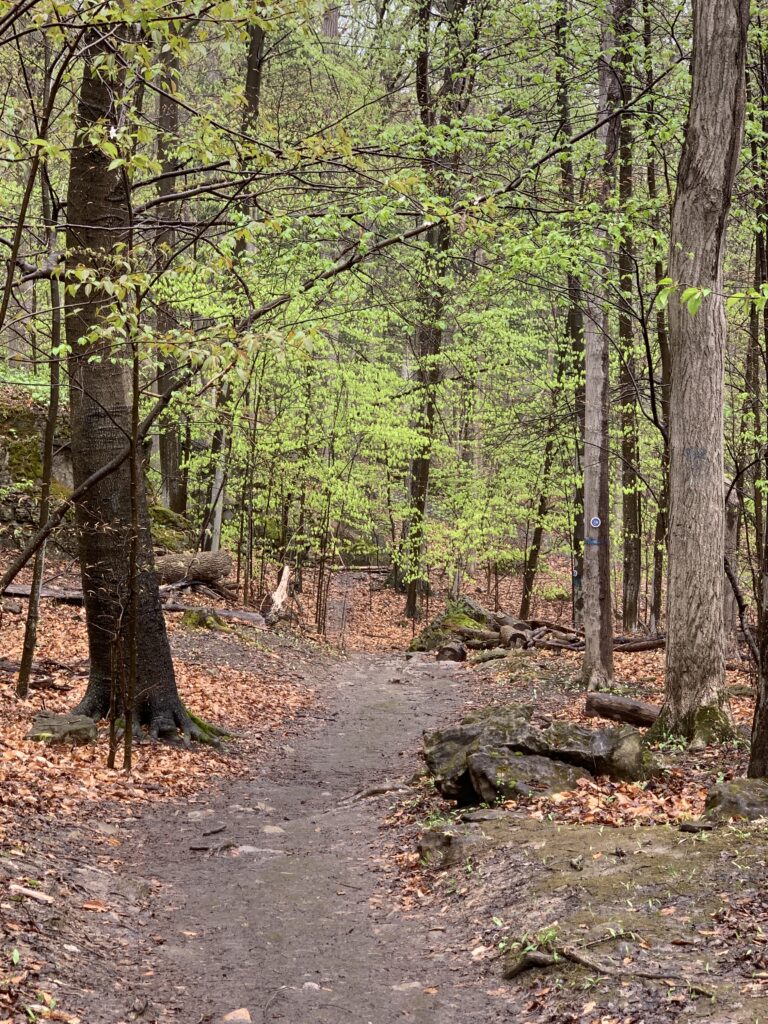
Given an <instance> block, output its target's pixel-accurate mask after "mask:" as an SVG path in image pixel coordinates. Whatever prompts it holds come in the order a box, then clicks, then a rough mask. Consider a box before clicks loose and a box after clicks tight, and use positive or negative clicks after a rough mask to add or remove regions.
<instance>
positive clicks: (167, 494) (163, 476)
mask: <svg viewBox="0 0 768 1024" xmlns="http://www.w3.org/2000/svg"><path fill="white" fill-rule="evenodd" d="M165 66H166V69H167V75H166V78H165V80H164V81H163V83H162V85H163V88H162V91H161V92H160V94H159V95H158V101H157V102H158V106H157V127H158V130H159V133H160V134H159V140H158V157H159V159H160V163H161V166H162V169H163V173H164V174H165V175H166V176H165V177H161V178H160V181H159V182H158V192H159V194H160V196H162V197H168V196H171V195H172V194H173V192H174V191H175V187H176V186H175V181H176V179H175V178H174V177H172V175H171V174H170V172H171V171H173V170H174V168H175V166H176V161H175V155H174V147H175V146H176V144H177V141H178V133H179V106H178V103H177V102H176V99H175V98H174V96H173V95H172V92H173V89H174V86H175V82H176V77H175V72H176V71H178V67H179V60H178V56H177V55H176V54H175V53H173V51H169V52H168V53H167V54H166V55H165ZM166 209H167V210H168V215H169V217H172V215H173V211H174V204H170V203H169V204H168V205H167V207H166ZM175 234H176V233H175V231H174V230H173V228H172V227H166V228H164V229H163V230H162V231H161V232H159V234H158V239H157V242H158V248H159V250H160V253H161V255H160V257H159V258H160V259H161V260H165V259H167V258H168V256H169V255H170V249H171V248H172V247H173V244H174V240H175ZM164 249H165V250H167V252H166V251H164ZM178 326H179V325H178V322H177V320H176V317H175V315H174V313H173V311H172V309H171V307H170V305H169V304H167V303H165V302H160V303H158V307H157V331H158V334H161V335H163V334H168V333H169V332H170V331H173V330H174V329H175V328H178ZM176 370H177V364H176V359H175V358H174V357H173V356H172V355H170V354H169V355H167V356H165V357H164V359H163V364H162V367H161V369H160V373H159V376H158V387H159V392H160V394H161V395H163V394H166V393H167V391H168V389H169V388H171V387H172V386H173V381H174V377H175V374H176ZM159 442H160V444H159V447H160V480H161V495H162V501H163V504H165V505H166V506H167V507H168V508H169V509H170V510H171V511H172V512H177V513H179V515H184V513H185V512H186V511H187V486H186V478H185V474H184V472H183V471H182V444H181V425H180V423H179V417H178V413H176V414H174V413H169V414H168V415H167V416H165V417H164V419H163V425H162V429H161V430H160V438H159Z"/></svg>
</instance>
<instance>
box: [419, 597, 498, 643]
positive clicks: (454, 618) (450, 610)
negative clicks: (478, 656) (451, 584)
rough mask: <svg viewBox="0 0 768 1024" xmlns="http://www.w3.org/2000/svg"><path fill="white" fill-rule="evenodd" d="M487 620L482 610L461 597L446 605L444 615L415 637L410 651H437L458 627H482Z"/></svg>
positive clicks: (439, 616)
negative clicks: (478, 609) (479, 610)
mask: <svg viewBox="0 0 768 1024" xmlns="http://www.w3.org/2000/svg"><path fill="white" fill-rule="evenodd" d="M485 625H486V620H485V618H484V617H483V616H482V614H481V613H480V612H478V611H477V610H476V609H475V608H473V607H472V605H471V604H468V603H467V602H466V601H463V600H462V599H461V598H459V600H458V601H451V602H449V603H448V604H447V605H446V608H445V611H444V612H443V614H442V615H438V617H437V618H436V619H433V621H432V622H430V624H429V625H428V626H427V627H426V628H425V629H422V631H421V632H420V633H419V634H418V635H417V636H415V637H414V638H413V640H412V641H411V644H410V647H409V648H408V650H409V651H436V650H437V649H438V648H440V647H442V646H443V644H445V643H447V642H448V641H449V640H450V639H451V637H452V636H453V634H454V633H455V631H456V630H457V629H482V628H483V627H484V626H485Z"/></svg>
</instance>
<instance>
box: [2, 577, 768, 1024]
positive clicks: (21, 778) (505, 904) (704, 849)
mask: <svg viewBox="0 0 768 1024" xmlns="http://www.w3.org/2000/svg"><path fill="white" fill-rule="evenodd" d="M401 601H402V599H401V598H397V597H396V596H395V595H393V594H392V593H391V592H389V591H384V590H382V589H380V588H379V587H378V585H376V584H375V583H374V582H372V581H371V580H370V578H368V577H363V576H362V575H359V576H351V577H348V578H347V580H346V581H345V584H344V586H340V587H339V588H338V593H337V594H336V596H335V598H334V600H333V601H332V602H331V615H332V621H331V627H332V628H331V635H332V637H333V639H334V640H335V641H336V647H335V648H334V647H332V646H329V645H327V644H321V643H319V642H318V641H317V640H316V639H313V638H312V637H311V636H310V635H309V634H307V633H306V632H305V633H303V634H300V633H296V632H295V631H294V632H291V631H284V632H279V631H269V632H268V631H264V630H258V629H255V628H253V627H249V626H242V627H240V626H238V627H237V628H234V629H231V630H228V631H226V632H209V631H207V630H194V631H188V630H183V629H182V628H181V627H180V625H179V623H178V619H177V617H175V616H169V620H170V622H171V627H170V628H171V636H172V643H173V646H174V653H175V658H176V663H177V667H178V670H179V680H180V687H181V689H182V692H183V693H184V696H185V699H186V700H187V701H188V702H190V704H191V705H193V706H194V707H195V709H196V710H200V711H202V713H203V714H204V715H205V716H207V717H209V718H212V719H215V720H217V721H223V722H225V723H226V724H227V725H228V726H229V727H230V728H232V729H233V731H234V732H236V734H237V735H236V736H235V737H234V739H233V740H232V741H231V743H230V744H229V746H228V748H227V749H224V750H222V751H219V752H216V751H210V750H200V749H197V750H183V749H179V748H173V747H157V746H155V745H150V744H147V745H146V746H145V745H142V746H140V747H139V749H138V751H137V757H136V766H135V769H134V772H133V774H132V776H131V777H130V778H126V777H125V776H124V775H123V774H122V773H121V772H114V771H112V772H110V771H108V770H107V769H106V768H105V767H104V764H105V754H106V751H105V740H104V739H101V740H100V742H99V744H97V745H96V746H91V747H85V748H77V749H75V750H69V749H60V748H40V747H39V746H37V745H35V744H32V743H30V742H29V741H26V740H24V732H25V730H26V728H27V727H28V724H29V721H30V718H31V715H32V713H33V712H34V710H35V709H36V708H38V707H40V706H41V704H43V703H44V704H45V706H47V707H50V708H53V709H59V708H64V707H67V706H71V705H72V703H74V701H75V700H76V698H77V695H78V693H79V691H80V688H81V687H82V685H83V682H84V680H83V679H82V677H81V675H78V673H81V672H82V665H83V658H84V656H85V655H84V646H83V644H84V639H83V636H82V613H81V612H80V610H79V609H73V608H65V607H55V606H48V607H46V612H45V622H44V628H43V630H42V633H41V635H42V637H43V642H42V646H41V650H40V652H39V655H38V658H39V660H40V661H41V663H46V664H47V665H48V667H49V670H50V674H49V679H48V681H44V687H45V688H44V689H37V690H33V692H32V696H31V698H30V699H29V700H28V701H26V702H18V701H16V699H15V698H13V697H12V692H11V686H12V677H11V676H10V675H8V676H6V677H3V678H4V685H2V687H0V723H2V724H1V726H0V826H1V827H2V829H3V832H2V855H1V856H0V885H1V886H2V888H1V889H0V893H1V896H0V929H1V930H2V955H3V957H4V958H5V966H4V969H3V970H2V972H1V973H0V1024H6V1022H13V1024H19V1022H21V1021H27V1022H29V1021H34V1020H59V1021H63V1022H70V1024H75V1022H79V1024H122V1022H125V1024H127V1022H129V1021H146V1022H156V1024H160V1022H163V1024H165V1022H172V1021H173V1022H179V1024H182V1022H183V1024H219V1022H220V1021H224V1020H225V1019H226V1017H227V1015H228V1014H231V1015H233V1016H230V1020H232V1021H243V1022H244V1021H248V1020H250V1021H253V1022H264V1024H272V1022H278V1021H279V1022H282V1024H341V1022H347V1021H349V1022H353V1024H358V1022H359V1024H366V1022H367V1024H395V1022H399V1021H413V1022H423V1024H449V1022H450V1024H464V1022H466V1024H472V1022H475V1021H476V1022H478V1024H481V1022H482V1024H493V1022H494V1021H497V1020H498V1021H502V1020H503V1021H510V1022H516V1021H521V1022H535V1024H544V1022H551V1024H570V1022H576V1021H584V1022H585V1024H642V1022H645V1024H666V1022H673V1021H688V1020H702V1021H704V1020H706V1021H709V1022H710V1024H737V1022H739V1024H741V1022H743V1024H747V1022H755V1024H756V1022H764V1021H766V1020H768V895H767V894H766V890H765V867H766V858H767V857H768V828H766V826H765V823H761V822H758V823H754V824H751V825H732V826H722V827H720V828H718V829H717V830H715V831H713V832H702V833H698V834H689V833H684V832H681V831H680V830H679V824H680V822H681V820H686V819H695V818H697V817H698V816H699V815H700V814H701V811H702V809H703V799H704V795H705V793H706V790H707V788H708V786H709V785H711V784H712V783H713V782H714V781H715V780H716V779H718V778H728V777H731V776H732V775H734V774H739V773H741V772H743V768H744V761H745V757H746V751H745V745H744V744H743V743H736V744H734V745H731V746H729V747H718V748H711V749H709V750H706V751H703V752H701V753H699V754H697V755H691V754H688V753H686V752H684V751H681V750H677V749H674V748H670V749H666V750H661V751H659V752H658V756H659V757H660V758H661V759H662V760H663V761H664V762H665V765H666V768H667V771H666V773H665V775H664V776H663V778H662V779H661V780H660V781H658V782H654V783H651V784H648V785H645V786H639V785H635V786H632V785H627V784H616V783H609V782H607V781H602V780H599V781H596V782H595V783H590V784H589V785H585V786H582V787H579V789H577V790H576V791H574V792H573V793H569V794H567V795H564V796H560V797H557V798H550V799H549V800H543V799H538V800H531V801H520V802H509V803H507V804H505V805H504V806H502V807H498V808H493V809H483V810H480V811H479V812H474V813H473V812H467V811H457V810H455V809H454V808H452V807H451V806H450V805H448V804H447V803H446V802H444V801H442V800H441V799H440V798H438V797H437V796H436V794H435V792H434V790H433V789H432V788H431V787H430V786H429V784H428V782H427V781H426V780H425V779H424V777H423V774H422V773H423V762H422V761H421V760H420V758H419V750H420V745H421V734H422V731H423V730H425V729H432V728H436V727H439V726H441V725H448V724H451V723H452V722H454V721H456V720H457V719H458V718H459V717H461V716H462V714H463V713H464V712H465V711H466V710H467V709H468V708H469V707H472V706H477V705H484V704H488V703H506V702H525V701H531V700H533V701H535V703H536V707H537V712H536V715H537V720H538V721H540V722H541V721H546V720H551V719H552V718H567V719H571V720H574V721H582V718H581V711H580V708H581V706H582V705H583V694H582V693H581V692H580V689H579V686H578V683H577V682H576V680H577V677H578V660H577V659H576V658H575V657H573V658H572V657H570V656H560V657H546V656H542V655H541V653H540V652H520V653H519V654H516V655H514V656H513V657H511V658H510V659H509V660H508V661H506V662H505V663H504V664H503V666H499V665H498V664H494V663H490V664H488V665H485V666H483V667H482V668H478V669H469V668H466V667H464V666H453V665H438V664H436V663H435V662H434V660H433V659H432V658H431V657H429V656H420V657H417V658H414V659H408V660H407V659H406V658H405V657H404V655H403V654H402V653H401V651H402V648H403V647H404V646H405V645H406V644H407V640H408V633H409V631H410V628H411V627H410V626H409V625H408V624H406V623H404V622H403V621H402V619H401V618H400V612H399V608H400V604H401ZM15 618H16V617H9V616H7V617H6V622H5V624H4V626H3V630H4V633H5V644H4V651H5V653H6V654H7V655H8V656H9V657H10V658H13V657H14V656H17V654H16V651H17V647H18V642H19V638H20V621H21V617H18V620H17V621H14V619H15ZM9 619H10V621H9ZM342 644H343V646H344V647H345V648H346V649H347V650H346V653H345V654H342V653H340V651H339V650H338V647H339V646H341V645H342ZM46 645H47V646H46ZM398 648H399V651H398ZM46 659H47V662H46ZM661 663H662V662H661V656H660V654H659V653H658V652H651V653H649V654H643V655H638V654H635V655H625V656H622V658H621V659H619V664H618V666H617V670H618V676H619V678H620V679H621V680H622V681H623V684H624V686H625V687H626V690H627V692H631V693H632V695H633V696H638V697H640V698H642V699H650V700H658V699H659V697H660V671H661ZM57 666H59V667H58V668H57ZM729 676H730V677H731V678H730V680H729V681H730V682H732V683H736V682H741V683H744V682H745V681H746V680H745V679H744V678H743V675H740V674H739V673H738V672H733V673H732V674H731V673H729ZM734 705H735V710H736V716H737V719H738V720H739V721H740V722H741V723H742V724H745V723H746V722H747V720H748V716H749V711H750V708H749V698H745V697H738V698H736V700H735V701H734ZM591 724H593V725H594V724H595V723H594V721H593V722H592V723H591ZM393 786H394V787H404V788H392V787H393ZM426 833H432V834H433V838H434V837H435V836H436V837H437V839H438V841H440V842H443V843H444V844H447V851H448V856H447V858H446V859H445V860H444V861H443V862H442V864H440V865H439V866H438V867H429V866H427V865H426V864H425V863H424V859H423V858H422V856H421V854H420V845H421V844H422V843H423V842H424V837H425V834H426ZM428 838H429V837H428ZM516 944H517V948H526V947H535V946H537V945H542V946H547V947H548V948H559V949H563V950H571V951H572V950H576V951H577V955H578V957H580V959H581V961H582V962H580V963H574V962H573V961H572V960H570V959H568V958H567V957H566V958H561V959H560V960H559V961H558V962H557V963H556V964H555V965H554V966H553V967H550V968H548V969H547V970H542V971H530V972H528V973H526V974H523V975H521V976H519V977H518V978H516V979H515V980H513V981H510V982H506V981H503V980H502V964H503V957H504V954H505V952H506V951H508V950H509V949H512V948H515V947H516ZM3 1011H4V1012H3ZM237 1011H240V1014H239V1015H238V1014H237Z"/></svg>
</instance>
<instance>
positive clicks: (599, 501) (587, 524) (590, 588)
mask: <svg viewBox="0 0 768 1024" xmlns="http://www.w3.org/2000/svg"><path fill="white" fill-rule="evenodd" d="M629 10H630V8H629V0H615V3H614V7H613V11H612V12H611V14H612V17H611V18H610V20H609V19H608V17H607V16H606V25H605V27H604V31H603V53H602V56H601V59H600V63H599V102H598V110H597V119H598V124H599V125H600V127H599V129H598V138H599V139H600V142H601V147H602V152H601V153H600V156H599V160H600V165H599V170H598V183H597V192H598V205H599V208H600V210H601V211H602V213H603V216H604V215H605V211H606V210H607V205H608V199H609V197H610V195H611V193H612V190H613V186H614V177H615V171H616V158H617V154H618V148H619V134H620V127H621V118H620V116H619V115H618V114H617V115H616V116H614V117H610V114H611V112H612V111H615V110H616V109H617V108H618V107H619V105H620V103H621V90H620V80H619V77H618V76H617V74H616V72H615V69H614V67H613V66H612V64H613V61H615V60H616V52H617V44H618V46H619V47H620V46H621V44H622V40H621V33H622V32H623V31H626V27H627V25H628V21H629ZM616 36H618V40H616ZM595 234H596V236H597V239H598V243H599V246H600V249H601V253H600V255H601V256H602V264H601V265H600V264H598V270H597V273H596V274H594V276H593V278H592V281H591V283H590V290H589V297H588V300H587V309H586V315H585V317H584V338H585V360H584V362H585V370H584V375H585V395H586V399H585V404H586V417H585V430H584V639H585V649H584V662H583V667H582V674H583V679H584V683H585V685H586V687H587V689H588V690H600V689H602V688H603V687H605V686H607V685H609V684H610V682H611V680H612V679H613V610H612V607H611V552H610V523H609V519H610V476H609V451H608V446H609V438H608V417H609V409H610V395H609V390H608V383H609V381H608V374H609V324H608V313H607V308H606V296H605V280H604V276H605V274H606V273H607V269H608V267H609V266H610V262H611V261H610V251H609V246H610V242H609V239H608V233H607V231H606V229H605V228H604V227H602V226H601V227H599V228H598V229H597V231H596V232H595Z"/></svg>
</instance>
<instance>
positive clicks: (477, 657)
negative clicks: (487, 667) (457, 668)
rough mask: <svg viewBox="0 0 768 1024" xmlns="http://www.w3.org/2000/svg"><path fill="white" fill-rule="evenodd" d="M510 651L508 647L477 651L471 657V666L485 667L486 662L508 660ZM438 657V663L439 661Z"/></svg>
mask: <svg viewBox="0 0 768 1024" xmlns="http://www.w3.org/2000/svg"><path fill="white" fill-rule="evenodd" d="M508 655H509V650H508V648H506V647H492V648H491V649H490V650H489V651H477V653H476V654H472V655H470V658H469V663H470V665H483V664H484V663H485V662H486V661H496V660H497V659H498V658H506V657H507V656H508ZM439 660H440V659H439V657H438V661H439Z"/></svg>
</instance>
